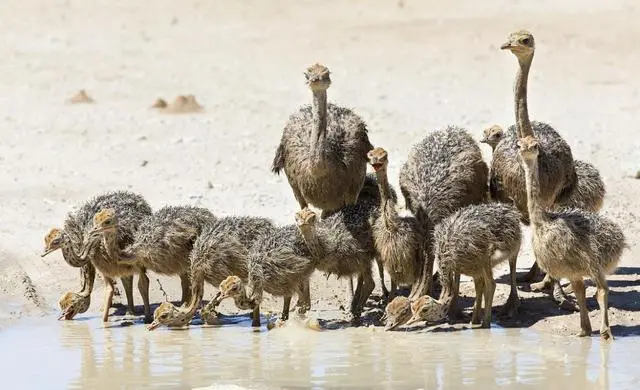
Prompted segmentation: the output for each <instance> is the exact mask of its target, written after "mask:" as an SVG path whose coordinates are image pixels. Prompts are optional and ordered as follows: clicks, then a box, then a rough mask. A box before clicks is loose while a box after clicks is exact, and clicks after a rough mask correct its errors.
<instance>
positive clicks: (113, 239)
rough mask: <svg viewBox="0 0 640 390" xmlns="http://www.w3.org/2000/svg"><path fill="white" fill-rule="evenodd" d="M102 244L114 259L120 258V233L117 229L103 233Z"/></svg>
mask: <svg viewBox="0 0 640 390" xmlns="http://www.w3.org/2000/svg"><path fill="white" fill-rule="evenodd" d="M102 244H103V245H104V249H105V250H106V252H107V255H108V256H109V257H110V258H111V259H113V260H118V259H119V258H120V248H119V247H118V235H117V233H116V232H115V231H107V232H104V233H103V234H102Z"/></svg>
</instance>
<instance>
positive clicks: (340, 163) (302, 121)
mask: <svg viewBox="0 0 640 390" xmlns="http://www.w3.org/2000/svg"><path fill="white" fill-rule="evenodd" d="M305 77H306V79H307V84H308V85H309V88H310V89H311V93H312V94H313V102H312V105H311V106H309V105H305V106H303V107H302V108H300V109H299V110H298V111H297V112H296V113H294V114H293V115H291V117H289V121H288V122H287V124H286V126H285V127H284V130H283V132H282V139H281V140H280V145H278V148H277V150H276V155H275V158H274V159H273V166H272V168H271V170H272V171H273V172H274V173H276V174H279V173H280V171H282V170H284V172H285V174H286V176H287V179H288V181H289V185H290V186H291V189H292V190H293V195H294V196H295V198H296V200H297V201H298V204H299V205H300V209H304V208H305V207H307V206H308V205H312V206H315V207H317V208H319V209H321V210H322V211H323V212H324V213H329V212H332V211H335V210H338V209H340V208H341V207H343V206H345V205H348V204H354V203H356V201H357V199H358V194H359V192H360V189H361V188H362V185H363V183H364V179H365V174H366V170H367V160H366V157H367V152H368V151H369V150H371V149H372V148H373V147H372V145H371V143H370V142H369V137H368V135H367V126H366V124H365V123H364V121H363V120H362V118H360V117H359V116H358V115H357V114H355V113H354V112H353V111H351V110H350V109H348V108H344V107H340V106H337V105H335V104H331V103H327V89H328V88H329V86H330V85H331V78H330V77H329V69H328V68H327V67H325V66H323V65H320V64H315V65H313V66H310V67H309V68H307V70H306V72H305ZM323 217H324V214H323Z"/></svg>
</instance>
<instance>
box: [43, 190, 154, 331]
mask: <svg viewBox="0 0 640 390" xmlns="http://www.w3.org/2000/svg"><path fill="white" fill-rule="evenodd" d="M105 207H112V208H114V209H116V210H119V212H126V213H127V214H128V215H129V216H130V218H128V220H127V223H126V226H125V227H124V230H123V234H121V235H120V236H119V238H118V239H119V240H121V244H123V245H124V244H127V243H131V242H132V237H133V232H134V231H135V230H136V229H137V228H138V225H139V223H140V222H141V221H142V219H143V218H144V217H146V216H148V215H151V207H149V204H148V203H147V202H146V200H145V199H144V198H143V197H142V196H141V195H138V194H135V193H132V192H129V191H114V192H107V193H104V194H100V195H98V196H96V197H94V198H91V199H90V200H88V201H87V202H85V203H83V204H82V205H81V206H80V207H78V208H77V209H76V210H74V211H73V212H70V213H69V214H67V216H66V218H65V221H64V225H63V228H62V229H60V228H52V229H51V230H50V231H49V232H48V233H47V234H46V235H45V238H44V242H45V249H44V251H43V253H42V255H41V256H42V257H44V256H46V255H48V254H50V253H52V252H54V251H56V250H58V249H60V250H61V251H62V256H63V258H64V260H65V261H66V262H67V264H69V265H70V266H72V267H74V268H81V273H80V276H81V281H82V286H83V288H82V290H81V291H80V292H79V293H76V294H79V295H80V296H76V295H74V300H73V301H74V302H78V303H77V304H78V305H80V306H85V303H82V302H80V301H82V300H89V299H90V294H91V291H92V290H93V284H94V278H95V267H94V266H93V263H92V262H91V261H90V259H89V258H87V257H86V256H84V257H83V256H81V252H82V245H83V240H84V239H85V237H86V235H87V233H88V231H89V230H90V229H91V224H92V218H93V215H94V214H95V213H96V212H98V211H99V210H101V209H102V208H105ZM119 242H120V241H119ZM103 255H104V253H103V252H101V251H99V253H96V256H103ZM103 277H104V280H105V284H106V286H107V287H106V288H107V290H114V288H115V287H114V286H113V284H114V281H113V279H111V278H109V277H107V276H104V275H103ZM87 278H91V280H88V279H87ZM121 280H122V285H123V287H124V290H125V295H126V298H127V308H128V311H129V312H130V313H131V314H133V313H134V305H133V276H131V275H128V276H126V275H125V276H123V277H122V278H121ZM64 302H65V305H67V304H69V302H71V301H70V300H69V299H66V300H65V301H64ZM110 306H111V305H110V304H109V306H108V307H106V310H108V309H109V307H110ZM65 307H67V306H65ZM68 307H69V308H70V309H68V313H67V314H66V315H65V316H64V318H66V319H71V318H73V316H74V315H75V314H78V311H76V310H75V309H74V307H73V305H71V306H68ZM86 307H87V308H88V305H86ZM63 311H67V309H63ZM72 313H73V314H72Z"/></svg>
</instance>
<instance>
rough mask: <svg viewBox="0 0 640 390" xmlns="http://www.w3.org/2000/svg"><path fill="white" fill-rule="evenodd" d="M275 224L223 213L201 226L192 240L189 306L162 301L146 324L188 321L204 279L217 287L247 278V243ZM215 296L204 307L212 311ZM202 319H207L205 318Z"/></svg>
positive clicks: (271, 228)
mask: <svg viewBox="0 0 640 390" xmlns="http://www.w3.org/2000/svg"><path fill="white" fill-rule="evenodd" d="M273 228H274V226H273V223H272V222H271V221H269V220H268V219H266V218H258V217H224V218H220V219H216V220H215V221H213V222H210V223H209V224H207V225H206V226H205V228H204V229H203V230H202V233H200V235H199V236H198V238H197V239H196V241H195V243H194V244H193V250H192V251H191V254H190V255H189V260H190V263H191V271H190V274H191V301H190V302H189V306H188V307H186V308H184V309H178V308H176V307H174V306H173V305H172V304H171V303H169V302H165V303H164V304H163V305H161V306H160V307H158V308H157V309H156V311H155V312H154V315H153V316H154V321H153V323H152V324H151V325H150V326H149V330H153V329H155V328H157V327H158V326H160V325H167V326H176V327H180V326H184V325H186V324H188V323H189V321H191V319H192V318H193V315H194V314H195V312H196V310H197V309H198V307H199V306H200V304H201V302H202V297H203V295H204V283H205V282H207V283H209V284H212V285H214V286H216V287H218V286H219V285H220V283H222V281H223V280H224V279H225V278H227V277H229V276H231V275H237V276H238V277H240V278H241V280H242V281H246V280H247V260H248V255H249V249H248V248H249V247H250V246H251V245H252V244H253V243H254V241H255V240H256V238H257V237H259V236H260V235H262V234H267V233H268V232H269V231H272V230H273ZM218 298H219V296H218V297H216V298H214V299H213V300H212V301H211V302H210V303H209V305H207V308H206V309H207V310H203V312H202V315H203V317H204V314H205V311H206V312H210V313H212V315H215V305H216V303H217V299H218ZM205 322H209V321H207V319H206V318H205Z"/></svg>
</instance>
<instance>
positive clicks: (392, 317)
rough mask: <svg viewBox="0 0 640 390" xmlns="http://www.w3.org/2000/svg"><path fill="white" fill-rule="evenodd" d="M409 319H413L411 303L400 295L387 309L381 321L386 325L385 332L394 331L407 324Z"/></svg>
mask: <svg viewBox="0 0 640 390" xmlns="http://www.w3.org/2000/svg"><path fill="white" fill-rule="evenodd" d="M409 318H411V301H410V300H409V298H407V297H403V296H402V295H399V296H397V297H395V298H394V299H393V300H392V301H391V302H389V304H388V305H387V307H385V309H384V315H383V316H382V319H381V320H382V321H383V322H384V323H385V327H384V329H385V330H393V329H395V328H397V327H398V326H400V325H402V324H404V323H405V322H407V321H408V320H409Z"/></svg>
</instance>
